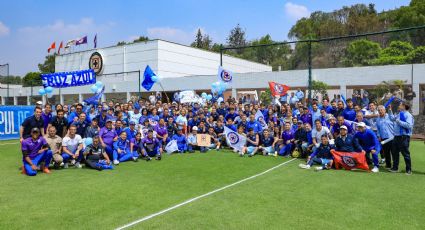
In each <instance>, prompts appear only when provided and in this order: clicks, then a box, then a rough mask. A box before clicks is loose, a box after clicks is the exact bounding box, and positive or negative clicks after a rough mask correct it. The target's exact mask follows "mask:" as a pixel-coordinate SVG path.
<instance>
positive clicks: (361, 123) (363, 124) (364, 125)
mask: <svg viewBox="0 0 425 230" xmlns="http://www.w3.org/2000/svg"><path fill="white" fill-rule="evenodd" d="M357 126H358V127H366V124H365V123H364V122H359V123H357Z"/></svg>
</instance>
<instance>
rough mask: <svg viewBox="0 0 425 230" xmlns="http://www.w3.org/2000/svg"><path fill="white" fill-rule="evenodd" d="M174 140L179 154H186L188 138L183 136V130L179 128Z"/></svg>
mask: <svg viewBox="0 0 425 230" xmlns="http://www.w3.org/2000/svg"><path fill="white" fill-rule="evenodd" d="M171 139H172V140H176V141H177V147H178V148H179V153H185V152H186V151H187V138H186V136H185V135H183V128H182V127H179V128H178V130H177V133H176V134H174V135H173V137H172V138H171Z"/></svg>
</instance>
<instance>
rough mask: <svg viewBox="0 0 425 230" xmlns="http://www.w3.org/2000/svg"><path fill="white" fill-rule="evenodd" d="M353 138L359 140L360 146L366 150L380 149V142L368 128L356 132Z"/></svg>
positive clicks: (377, 150) (378, 150)
mask: <svg viewBox="0 0 425 230" xmlns="http://www.w3.org/2000/svg"><path fill="white" fill-rule="evenodd" d="M354 138H357V139H358V140H359V144H360V146H362V149H363V150H364V151H366V152H370V151H371V150H373V149H374V150H376V152H380V151H381V143H379V141H378V137H376V134H375V133H374V132H373V131H372V130H370V129H366V130H365V131H364V132H357V133H356V134H355V135H354Z"/></svg>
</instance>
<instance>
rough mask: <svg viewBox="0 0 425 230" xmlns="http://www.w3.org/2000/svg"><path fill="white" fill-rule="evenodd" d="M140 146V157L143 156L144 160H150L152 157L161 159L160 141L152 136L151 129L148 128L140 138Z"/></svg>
mask: <svg viewBox="0 0 425 230" xmlns="http://www.w3.org/2000/svg"><path fill="white" fill-rule="evenodd" d="M140 148H141V152H142V157H144V158H145V159H146V161H150V160H152V157H155V159H156V160H161V155H162V148H161V142H159V141H158V139H157V138H155V137H154V136H153V131H152V130H151V129H149V130H148V133H147V135H146V137H145V138H143V139H142V143H141V145H140Z"/></svg>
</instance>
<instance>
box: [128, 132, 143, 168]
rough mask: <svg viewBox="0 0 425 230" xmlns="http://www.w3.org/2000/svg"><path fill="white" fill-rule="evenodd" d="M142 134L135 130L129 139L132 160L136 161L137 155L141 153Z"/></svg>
mask: <svg viewBox="0 0 425 230" xmlns="http://www.w3.org/2000/svg"><path fill="white" fill-rule="evenodd" d="M141 146H142V134H141V133H139V132H137V133H136V136H135V137H134V138H132V139H131V140H130V152H131V153H133V160H134V161H137V159H139V156H140V155H142V152H141Z"/></svg>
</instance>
